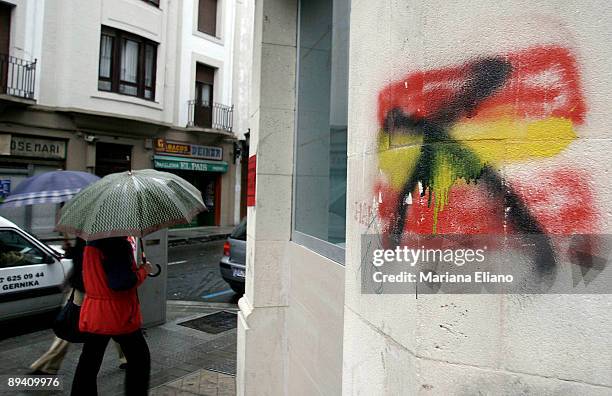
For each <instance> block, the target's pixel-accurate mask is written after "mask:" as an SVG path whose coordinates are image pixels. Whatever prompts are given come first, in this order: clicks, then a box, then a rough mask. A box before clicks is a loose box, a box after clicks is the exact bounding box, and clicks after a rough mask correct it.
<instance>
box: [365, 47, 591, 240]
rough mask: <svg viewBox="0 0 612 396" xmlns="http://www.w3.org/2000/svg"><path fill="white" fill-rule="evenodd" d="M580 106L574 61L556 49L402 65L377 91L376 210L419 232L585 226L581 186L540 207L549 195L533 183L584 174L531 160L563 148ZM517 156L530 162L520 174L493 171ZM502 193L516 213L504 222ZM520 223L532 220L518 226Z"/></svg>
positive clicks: (587, 201) (580, 115) (586, 200)
mask: <svg viewBox="0 0 612 396" xmlns="http://www.w3.org/2000/svg"><path fill="white" fill-rule="evenodd" d="M585 113H586V106H585V103H584V99H583V96H582V90H581V86H580V81H579V73H578V67H577V63H576V60H575V58H574V56H573V55H572V53H571V52H570V51H569V50H567V49H565V48H561V47H556V46H548V47H536V48H530V49H527V50H524V51H520V52H516V53H510V54H504V55H500V56H494V57H486V58H479V59H475V60H473V61H470V62H467V63H465V64H462V65H459V66H456V67H448V68H443V69H438V70H428V71H419V72H415V73H411V74H409V75H408V76H407V77H406V78H405V79H403V80H401V81H398V82H395V83H392V84H390V85H388V86H387V87H385V88H384V89H383V90H382V91H381V92H380V94H379V97H378V121H379V125H380V133H379V141H378V144H379V154H378V159H379V168H380V169H381V171H382V173H383V174H384V175H385V177H384V180H383V181H381V182H380V183H379V184H378V185H377V192H378V193H380V194H381V196H384V198H383V199H382V203H381V205H380V207H379V214H380V215H381V217H382V218H383V219H384V220H387V221H388V223H392V222H394V221H395V222H397V221H398V220H397V219H400V220H399V221H401V223H402V224H401V227H402V230H405V231H414V232H419V233H431V232H433V233H436V232H439V233H453V232H461V233H465V232H468V233H486V232H493V231H499V230H502V229H506V228H505V227H506V226H507V225H508V224H511V225H512V224H515V225H518V227H515V228H519V229H518V230H517V231H519V232H521V231H524V232H530V231H533V230H534V229H537V230H542V231H546V232H555V233H570V232H577V231H579V232H587V231H589V230H588V229H586V228H585V226H584V224H586V223H588V222H591V220H592V217H593V210H592V209H591V208H592V202H591V201H592V197H591V194H590V193H589V192H588V191H587V192H583V193H582V195H581V197H580V199H578V200H576V199H570V200H568V203H566V204H565V205H559V204H556V205H547V200H548V199H552V198H549V197H548V196H547V195H546V194H543V193H542V191H541V189H546V190H547V191H548V193H549V195H554V189H555V188H560V189H563V188H565V190H567V188H566V187H567V186H568V185H569V184H571V183H572V182H573V180H580V178H582V177H584V176H585V175H583V174H582V173H581V171H579V170H574V169H569V168H568V167H567V166H565V167H563V169H557V170H554V171H547V172H541V171H540V168H541V167H540V166H539V165H538V161H537V160H538V159H541V158H548V157H553V156H556V155H557V154H559V153H561V152H562V151H563V150H565V149H566V148H567V147H568V146H569V145H570V143H571V142H572V141H573V140H574V139H575V138H576V137H577V133H576V127H577V126H578V125H580V124H581V123H582V122H583V121H584V117H585ZM518 162H523V163H527V164H528V165H530V164H533V170H534V172H533V174H532V175H531V177H530V180H507V179H506V178H504V177H502V176H501V175H500V174H499V173H497V170H498V169H500V168H501V167H502V166H503V165H505V164H511V163H518ZM551 188H552V189H553V190H550V189H551ZM565 190H564V191H565ZM568 198H569V197H568ZM509 200H510V201H512V202H514V201H517V202H519V205H521V208H523V207H524V208H523V209H520V210H518V211H515V212H516V213H519V214H518V215H520V216H525V217H527V218H526V219H515V221H510V222H509V221H508V213H507V212H509V211H508V210H507V207H505V206H507V205H506V204H507V202H508V201H509ZM405 202H408V203H409V204H410V205H407V206H406V205H404V203H405ZM551 202H552V201H551ZM569 202H573V203H569ZM568 205H574V206H576V207H568ZM405 212H406V213H405ZM510 212H512V211H510ZM511 214H512V213H511ZM526 222H532V223H541V226H540V227H539V228H537V227H536V228H533V227H532V228H529V227H526V228H525V229H522V230H521V229H520V225H521V224H525V223H526Z"/></svg>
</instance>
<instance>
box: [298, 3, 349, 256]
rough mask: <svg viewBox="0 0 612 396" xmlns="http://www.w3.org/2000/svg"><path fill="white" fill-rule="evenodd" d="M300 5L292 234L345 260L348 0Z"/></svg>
mask: <svg viewBox="0 0 612 396" xmlns="http://www.w3.org/2000/svg"><path fill="white" fill-rule="evenodd" d="M299 7H300V19H299V32H300V33H299V38H300V41H299V48H298V65H299V70H298V92H297V110H298V111H297V117H298V119H297V131H296V151H295V153H296V159H295V175H294V179H295V180H294V188H295V190H294V205H293V208H294V213H293V216H294V222H293V224H294V230H293V236H292V238H293V240H294V241H296V242H298V243H301V244H303V245H305V246H307V247H309V248H311V249H313V250H316V251H318V252H319V253H321V254H323V255H325V256H327V257H329V258H331V259H334V260H336V261H339V262H344V242H345V238H346V226H345V222H346V158H347V157H346V142H347V139H346V138H347V118H348V116H347V114H348V105H347V103H348V42H349V40H348V39H349V20H348V18H349V15H350V0H308V1H305V0H303V1H301V2H300V6H299Z"/></svg>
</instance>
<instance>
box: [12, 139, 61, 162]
mask: <svg viewBox="0 0 612 396" xmlns="http://www.w3.org/2000/svg"><path fill="white" fill-rule="evenodd" d="M11 155H18V156H21V157H37V158H51V159H66V142H65V141H63V140H51V139H39V138H31V137H25V136H14V135H13V136H11Z"/></svg>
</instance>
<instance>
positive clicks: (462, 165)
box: [429, 143, 484, 234]
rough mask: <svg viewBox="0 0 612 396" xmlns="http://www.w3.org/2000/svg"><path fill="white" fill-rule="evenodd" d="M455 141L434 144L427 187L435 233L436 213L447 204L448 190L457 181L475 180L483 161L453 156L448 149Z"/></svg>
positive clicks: (436, 225)
mask: <svg viewBox="0 0 612 396" xmlns="http://www.w3.org/2000/svg"><path fill="white" fill-rule="evenodd" d="M452 145H456V143H446V144H440V143H438V144H436V146H438V147H437V150H436V155H435V158H434V169H433V175H432V180H431V185H430V186H429V189H430V190H431V191H430V193H431V194H433V199H434V208H433V227H432V233H433V234H436V233H437V227H438V215H439V214H440V212H442V211H443V210H444V207H445V206H446V205H447V204H448V199H449V194H450V190H451V188H452V187H453V185H456V184H457V183H458V182H460V181H463V182H467V183H470V182H475V181H476V180H477V179H478V177H480V174H481V173H482V168H483V167H484V163H481V162H478V161H477V160H470V159H468V158H455V157H454V156H453V155H452V154H450V153H452V152H453V150H449V148H450V147H451V146H452Z"/></svg>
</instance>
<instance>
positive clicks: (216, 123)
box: [187, 99, 234, 132]
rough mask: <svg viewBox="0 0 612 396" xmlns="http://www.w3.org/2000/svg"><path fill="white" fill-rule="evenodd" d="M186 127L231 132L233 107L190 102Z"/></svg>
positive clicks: (196, 101) (199, 101)
mask: <svg viewBox="0 0 612 396" xmlns="http://www.w3.org/2000/svg"><path fill="white" fill-rule="evenodd" d="M187 105H188V108H189V121H188V122H187V126H188V127H193V126H196V127H200V128H212V129H222V130H224V131H228V132H231V131H232V126H233V123H234V106H226V105H222V104H220V103H215V102H212V103H211V102H205V101H201V100H195V99H194V100H190V101H188V102H187Z"/></svg>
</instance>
